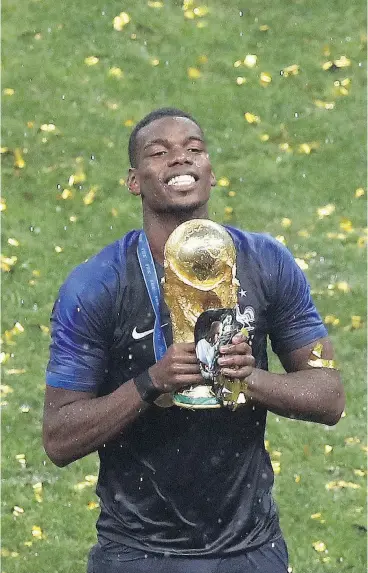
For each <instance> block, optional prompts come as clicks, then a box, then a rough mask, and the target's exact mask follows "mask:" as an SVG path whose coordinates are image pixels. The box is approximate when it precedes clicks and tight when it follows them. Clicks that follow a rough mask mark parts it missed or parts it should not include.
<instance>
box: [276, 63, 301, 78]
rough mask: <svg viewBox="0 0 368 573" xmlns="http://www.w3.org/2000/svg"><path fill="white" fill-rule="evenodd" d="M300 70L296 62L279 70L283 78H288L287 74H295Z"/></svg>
mask: <svg viewBox="0 0 368 573" xmlns="http://www.w3.org/2000/svg"><path fill="white" fill-rule="evenodd" d="M299 72H300V66H299V65H298V64H292V65H291V66H287V67H286V68H283V69H282V70H281V72H280V75H281V76H282V77H284V78H288V77H289V76H296V75H298V74H299Z"/></svg>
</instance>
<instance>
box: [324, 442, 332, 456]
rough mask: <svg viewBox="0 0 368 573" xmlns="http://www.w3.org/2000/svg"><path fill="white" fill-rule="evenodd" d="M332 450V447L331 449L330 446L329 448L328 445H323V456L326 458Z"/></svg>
mask: <svg viewBox="0 0 368 573" xmlns="http://www.w3.org/2000/svg"><path fill="white" fill-rule="evenodd" d="M332 450H333V447H332V446H330V445H329V444H325V447H324V452H325V455H326V456H327V455H328V454H330V453H331V452H332Z"/></svg>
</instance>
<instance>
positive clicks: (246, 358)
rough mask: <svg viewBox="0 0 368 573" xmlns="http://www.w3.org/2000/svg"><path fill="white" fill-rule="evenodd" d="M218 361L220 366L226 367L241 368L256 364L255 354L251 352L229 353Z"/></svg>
mask: <svg viewBox="0 0 368 573" xmlns="http://www.w3.org/2000/svg"><path fill="white" fill-rule="evenodd" d="M217 362H218V364H219V366H224V367H225V368H238V369H239V368H243V367H244V366H251V367H252V368H254V366H255V360H254V356H251V355H249V354H228V355H226V356H221V357H220V358H219V359H218V361H217Z"/></svg>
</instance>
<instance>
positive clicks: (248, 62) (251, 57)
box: [243, 54, 258, 68]
mask: <svg viewBox="0 0 368 573" xmlns="http://www.w3.org/2000/svg"><path fill="white" fill-rule="evenodd" d="M257 61H258V58H257V56H256V55H255V54H247V55H246V56H245V58H244V60H243V64H244V65H245V66H246V67H247V68H255V67H256V65H257Z"/></svg>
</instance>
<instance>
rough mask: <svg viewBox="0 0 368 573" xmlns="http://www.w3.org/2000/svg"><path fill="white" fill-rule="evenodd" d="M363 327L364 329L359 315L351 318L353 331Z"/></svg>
mask: <svg viewBox="0 0 368 573" xmlns="http://www.w3.org/2000/svg"><path fill="white" fill-rule="evenodd" d="M362 327H363V321H362V317H361V316H358V315H353V316H352V317H351V328H352V329H353V330H356V329H358V328H362Z"/></svg>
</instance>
